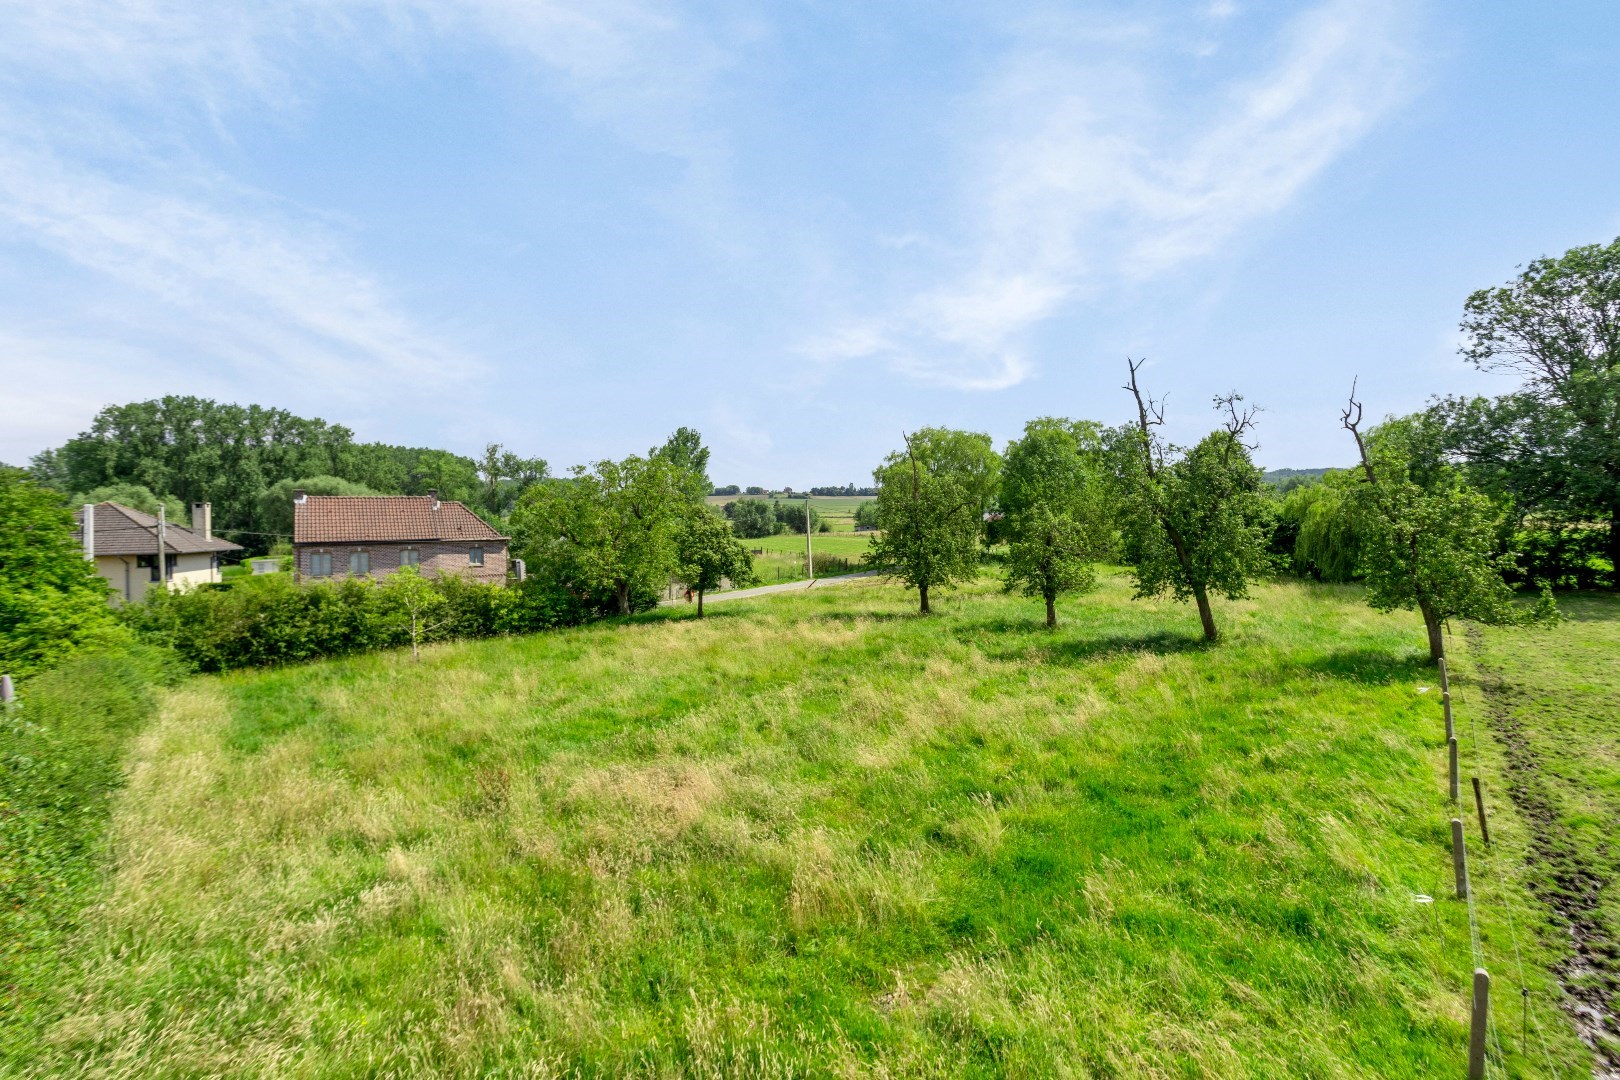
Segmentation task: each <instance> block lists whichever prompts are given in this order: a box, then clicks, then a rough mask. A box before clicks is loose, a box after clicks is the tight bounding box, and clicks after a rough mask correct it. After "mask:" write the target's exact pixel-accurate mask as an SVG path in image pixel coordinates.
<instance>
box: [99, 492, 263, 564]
mask: <svg viewBox="0 0 1620 1080" xmlns="http://www.w3.org/2000/svg"><path fill="white" fill-rule="evenodd" d="M94 516H95V523H96V537H95V540H96V554H97V555H156V554H157V516H156V515H155V514H145V513H142V512H141V511H139V510H136V509H134V508H132V507H128V506H125V505H124V504H123V503H115V502H101V503H96V512H95V515H94ZM73 519H74V520H75V521H76V522H78V527H77V528H76V529H75V530H74V539H76V540H79V542H80V543H83V536H84V508H83V507H80V508H79V509H77V510H74V511H73ZM163 542H164V547H166V548H167V549H168V552H169V554H171V555H195V554H199V553H202V552H210V551H241V550H242V545H241V544H233V543H231V542H230V541H229V540H221V539H220V538H219V537H217V536H215V537H212V538H210V537H206V536H203V535H202V534H201V533H199V532H193V531H192V530H191V529H187V528H185V527H184V526H181V525H176V524H175V523H174V522H172V521H171V522H167V523H166V524H165V525H164V529H163Z"/></svg>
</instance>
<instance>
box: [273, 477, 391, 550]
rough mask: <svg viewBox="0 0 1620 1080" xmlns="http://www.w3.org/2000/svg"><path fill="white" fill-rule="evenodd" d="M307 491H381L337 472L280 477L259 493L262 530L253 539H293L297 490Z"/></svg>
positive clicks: (348, 492) (368, 493)
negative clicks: (340, 475) (326, 474)
mask: <svg viewBox="0 0 1620 1080" xmlns="http://www.w3.org/2000/svg"><path fill="white" fill-rule="evenodd" d="M295 491H302V492H304V493H305V494H306V495H351V496H353V495H381V494H383V492H381V491H373V490H372V489H371V488H368V487H366V485H364V484H357V483H355V482H354V481H352V480H344V479H342V478H341V477H337V476H303V477H299V478H298V479H296V480H277V481H276V482H275V483H274V484H271V485H270V486H269V487H267V488H265V489H264V494H262V495H260V496H259V509H258V522H259V526H260V528H259V529H258V532H259V533H261V534H268V535H259V536H255V537H253V538H252V539H253V540H254V541H255V546H256V547H257V546H266V547H267V546H268V544H269V540H270V539H271V537H274V538H275V539H278V540H291V539H292V534H293V492H295Z"/></svg>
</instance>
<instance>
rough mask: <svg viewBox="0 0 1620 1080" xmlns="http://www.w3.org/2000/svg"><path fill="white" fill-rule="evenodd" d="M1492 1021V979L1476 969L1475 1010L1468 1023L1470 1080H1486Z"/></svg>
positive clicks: (1482, 970)
mask: <svg viewBox="0 0 1620 1080" xmlns="http://www.w3.org/2000/svg"><path fill="white" fill-rule="evenodd" d="M1490 1019H1491V977H1490V975H1488V974H1486V972H1485V969H1484V968H1475V969H1474V1008H1473V1011H1472V1013H1471V1015H1470V1017H1469V1023H1468V1080H1485V1036H1486V1033H1487V1029H1488V1028H1489V1027H1490Z"/></svg>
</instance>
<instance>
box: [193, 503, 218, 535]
mask: <svg viewBox="0 0 1620 1080" xmlns="http://www.w3.org/2000/svg"><path fill="white" fill-rule="evenodd" d="M191 531H192V532H194V533H200V534H202V538H203V539H204V540H212V539H213V538H214V504H213V503H205V502H200V503H192V504H191Z"/></svg>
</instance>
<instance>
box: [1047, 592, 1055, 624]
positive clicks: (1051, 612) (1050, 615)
mask: <svg viewBox="0 0 1620 1080" xmlns="http://www.w3.org/2000/svg"><path fill="white" fill-rule="evenodd" d="M1056 625H1057V602H1056V601H1055V600H1054V599H1053V598H1052V597H1050V596H1048V597H1047V598H1046V626H1047V629H1051V628H1052V627H1054V626H1056Z"/></svg>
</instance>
